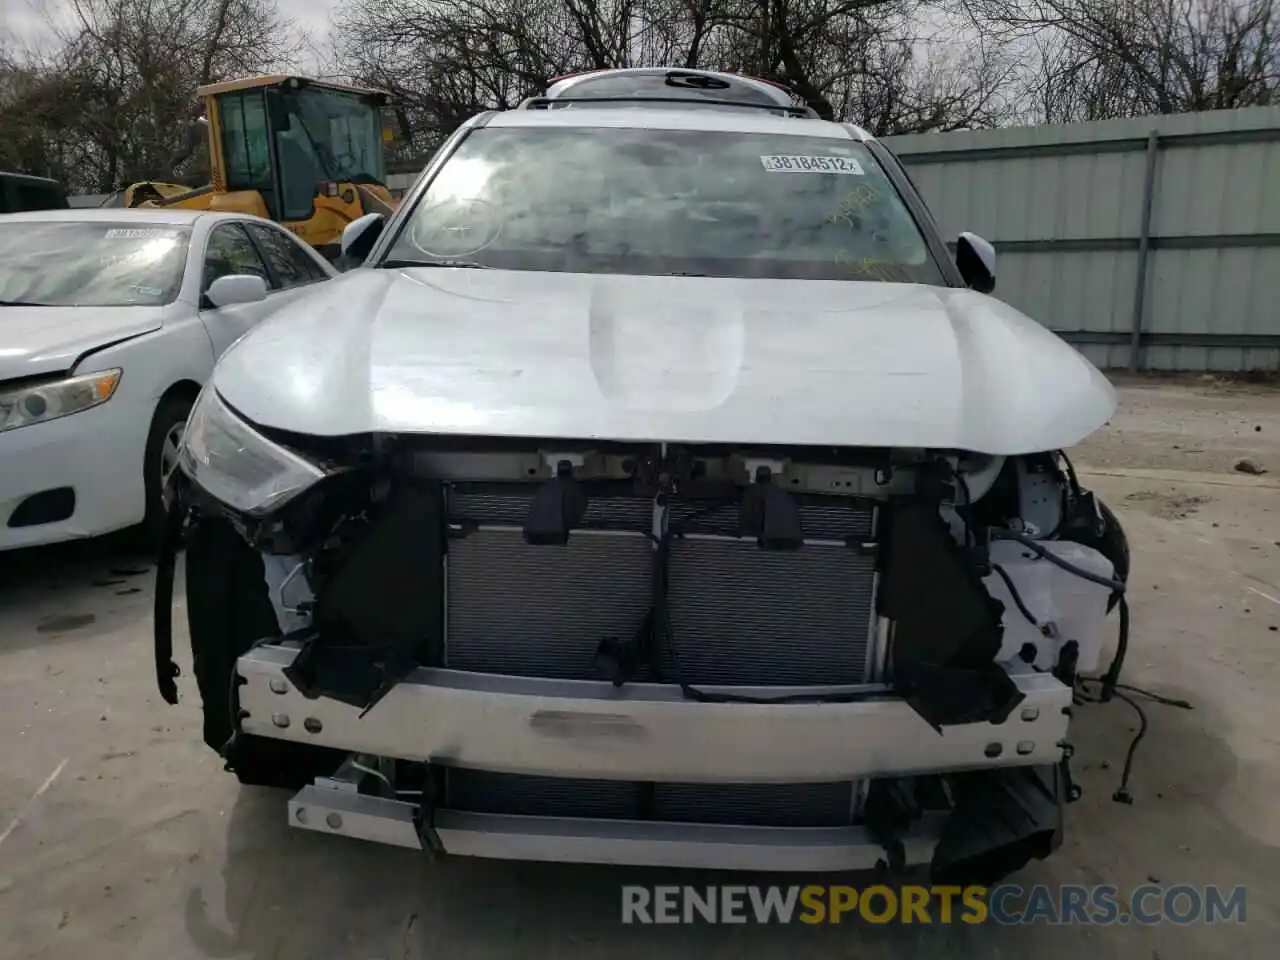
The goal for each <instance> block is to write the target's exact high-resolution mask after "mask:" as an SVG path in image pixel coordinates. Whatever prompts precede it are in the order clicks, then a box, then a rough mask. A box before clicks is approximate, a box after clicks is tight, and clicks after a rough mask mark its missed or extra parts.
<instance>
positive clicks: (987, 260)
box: [956, 231, 996, 293]
mask: <svg viewBox="0 0 1280 960" xmlns="http://www.w3.org/2000/svg"><path fill="white" fill-rule="evenodd" d="M956 266H957V267H959V268H960V276H961V277H962V278H963V279H964V282H965V284H966V285H967V286H969V287H970V288H971V289H973V290H977V291H978V292H979V293H990V292H991V291H992V290H994V289H995V288H996V248H995V247H993V246H992V245H991V244H990V243H988V242H987V241H986V240H983V239H982V238H981V237H980V236H978V235H977V234H976V233H969V232H967V231H966V232H965V233H962V234H960V236H959V237H958V238H957V239H956Z"/></svg>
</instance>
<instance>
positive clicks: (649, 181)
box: [387, 127, 945, 284]
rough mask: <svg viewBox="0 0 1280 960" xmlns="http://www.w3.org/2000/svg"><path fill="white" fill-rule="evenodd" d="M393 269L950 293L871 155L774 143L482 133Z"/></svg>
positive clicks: (433, 194) (738, 137)
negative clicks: (817, 282)
mask: <svg viewBox="0 0 1280 960" xmlns="http://www.w3.org/2000/svg"><path fill="white" fill-rule="evenodd" d="M387 259H388V260H389V261H392V262H397V263H408V262H415V261H424V262H432V261H435V262H440V261H446V262H448V261H451V262H452V263H454V264H456V263H457V261H460V260H466V261H470V262H471V263H473V264H475V265H479V266H488V267H497V268H502V269H511V270H538V271H562V272H574V273H624V274H650V275H653V274H657V275H670V274H675V275H693V276H715V277H770V278H779V279H785V278H794V279H824V280H885V281H898V282H907V283H933V284H943V283H944V282H945V281H944V279H943V277H942V274H941V271H940V270H939V268H938V265H937V264H936V263H935V262H934V260H933V257H932V256H931V254H930V251H929V249H928V247H927V245H926V244H925V241H924V238H923V236H922V235H921V232H920V230H919V228H918V227H917V226H916V223H915V221H914V220H913V219H912V217H911V215H910V213H909V212H908V211H907V209H906V206H905V205H904V203H903V201H902V200H901V198H900V197H899V195H898V192H897V191H896V190H895V188H894V186H893V184H892V183H891V182H890V180H889V178H888V177H887V175H886V174H885V173H884V171H883V169H882V168H881V167H880V165H879V163H877V161H876V159H875V157H874V156H872V154H871V153H870V151H868V150H867V149H866V147H865V146H863V145H862V144H861V143H858V142H856V141H853V140H843V139H834V138H825V137H801V136H791V135H780V134H770V133H728V132H704V131H689V130H652V129H619V128H591V129H587V128H555V129H545V128H544V129H529V128H501V127H488V128H484V129H480V130H476V131H474V132H472V133H471V134H470V135H468V136H467V137H466V139H465V140H463V141H462V143H461V144H460V145H459V146H458V148H457V150H456V151H455V152H454V153H453V154H452V156H451V157H450V158H449V160H448V161H447V162H446V163H445V165H444V166H443V167H442V168H441V170H440V171H439V173H437V174H436V176H435V177H434V179H433V180H432V182H431V184H430V185H429V187H428V189H427V190H426V192H425V194H424V195H423V196H422V198H421V200H420V201H419V202H418V204H417V206H416V208H415V209H414V210H413V212H412V214H411V216H410V218H409V220H408V221H407V223H406V225H405V227H404V229H403V230H402V231H401V233H400V234H399V236H398V237H397V238H396V241H395V243H394V245H393V247H392V248H391V250H390V251H389V252H388V254H387Z"/></svg>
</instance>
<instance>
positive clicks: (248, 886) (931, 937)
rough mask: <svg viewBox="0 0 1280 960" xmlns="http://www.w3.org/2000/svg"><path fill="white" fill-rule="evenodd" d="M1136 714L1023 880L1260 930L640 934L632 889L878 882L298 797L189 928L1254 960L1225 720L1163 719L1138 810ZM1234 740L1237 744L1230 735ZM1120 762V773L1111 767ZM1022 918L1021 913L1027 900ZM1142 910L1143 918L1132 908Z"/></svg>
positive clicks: (666, 945)
mask: <svg viewBox="0 0 1280 960" xmlns="http://www.w3.org/2000/svg"><path fill="white" fill-rule="evenodd" d="M1166 692H1168V693H1170V694H1171V695H1177V694H1174V693H1173V692H1172V691H1166ZM1125 709H1127V708H1125V707H1124V705H1123V704H1118V703H1117V704H1114V705H1110V706H1106V707H1100V708H1097V709H1096V710H1092V711H1085V712H1084V715H1083V716H1082V717H1081V718H1080V726H1079V734H1078V740H1079V745H1078V749H1079V751H1080V752H1079V753H1078V754H1077V755H1078V756H1084V757H1088V758H1093V759H1092V760H1090V761H1089V762H1085V763H1082V764H1080V765H1079V766H1080V772H1079V776H1078V779H1079V780H1080V781H1081V782H1082V784H1083V786H1084V789H1085V796H1084V799H1083V800H1082V801H1081V802H1080V803H1078V804H1076V805H1073V806H1072V807H1071V808H1070V809H1069V811H1068V815H1069V823H1070V826H1069V832H1068V840H1067V842H1066V844H1065V845H1064V847H1063V849H1062V850H1061V851H1059V853H1058V854H1057V855H1056V856H1055V857H1054V858H1052V859H1051V860H1049V861H1047V862H1045V863H1037V864H1034V865H1033V866H1031V867H1029V868H1027V869H1026V870H1024V871H1022V873H1021V874H1019V875H1018V876H1017V877H1015V878H1012V881H1011V882H1015V883H1018V884H1021V885H1023V886H1024V887H1028V886H1030V885H1032V884H1038V883H1042V884H1048V885H1050V886H1051V887H1052V888H1054V889H1057V888H1058V887H1059V885H1061V884H1064V883H1076V884H1090V885H1091V884H1103V883H1106V884H1114V885H1115V886H1116V887H1118V888H1119V891H1120V900H1121V903H1122V904H1126V900H1125V893H1126V891H1131V890H1132V889H1133V888H1134V887H1135V886H1137V885H1140V884H1144V883H1148V882H1154V880H1153V878H1154V879H1155V880H1159V881H1160V882H1162V883H1164V884H1165V885H1166V886H1167V885H1171V884H1179V883H1187V884H1192V885H1196V886H1201V887H1202V886H1203V885H1205V884H1209V883H1218V884H1221V885H1224V886H1226V887H1228V888H1229V887H1231V886H1234V885H1236V884H1244V885H1247V886H1248V887H1249V897H1250V899H1249V904H1248V908H1249V913H1248V919H1249V923H1248V924H1247V925H1241V924H1217V925H1215V926H1209V925H1206V924H1202V923H1201V924H1196V925H1193V926H1191V927H1178V926H1176V925H1173V924H1169V923H1166V924H1163V925H1161V926H1155V927H1146V926H1140V925H1137V924H1127V923H1123V922H1122V923H1120V924H1116V925H1113V926H1110V927H1105V928H1104V927H1098V926H1083V925H1075V926H1061V925H1050V924H1047V923H1045V922H1039V923H1036V924H1031V925H1012V926H1010V925H1005V926H1002V925H1000V924H997V923H994V922H987V923H984V924H981V925H972V924H967V923H963V922H953V923H951V924H942V923H940V922H939V921H940V919H941V918H940V916H939V915H938V913H937V911H936V910H935V911H934V912H933V913H932V916H931V920H932V922H931V923H930V924H921V923H919V922H916V923H910V924H907V923H901V922H898V921H896V920H895V921H893V922H890V923H883V924H874V923H869V922H867V921H866V920H865V919H863V918H860V917H857V916H855V915H853V914H850V915H848V916H846V917H845V918H844V921H843V922H842V923H840V924H838V925H830V924H826V925H821V926H809V925H806V924H803V923H798V922H797V923H792V924H790V925H786V926H783V925H779V924H772V925H764V926H762V925H758V924H756V923H748V924H746V925H723V924H722V925H711V924H707V923H702V922H699V923H695V924H688V925H683V924H682V925H674V926H637V925H624V924H623V923H622V893H621V888H622V887H623V886H624V885H628V884H641V885H648V886H653V885H658V884H682V885H684V884H688V885H693V886H699V887H705V886H707V885H711V884H737V885H740V884H753V883H755V884H761V885H768V884H781V885H791V884H796V885H807V884H812V883H839V884H848V885H853V886H855V887H865V886H867V885H869V884H871V883H873V882H875V880H874V878H872V877H870V876H866V875H857V876H851V875H841V876H838V877H821V878H819V877H813V876H805V877H790V876H779V875H766V876H744V875H742V874H716V873H707V872H679V871H671V870H657V869H649V868H636V867H624V866H599V867H597V866H576V865H562V864H537V863H519V862H512V863H503V862H498V861H482V860H469V859H462V858H456V859H455V858H443V859H439V860H434V861H433V860H431V859H429V858H428V857H426V856H423V855H420V854H417V853H414V852H411V851H404V850H399V849H395V848H388V847H378V846H375V845H372V844H367V843H362V842H360V841H354V840H346V839H342V838H338V837H328V836H323V835H319V834H316V833H311V832H307V831H302V830H297V829H293V828H291V827H289V826H288V825H287V823H286V821H285V804H286V800H287V795H286V794H284V793H281V792H277V791H267V790H252V789H247V788H245V789H242V790H241V791H240V794H239V798H238V801H237V803H236V804H235V807H234V810H233V812H232V815H231V817H230V823H229V831H230V835H229V837H228V848H227V858H226V862H225V866H224V870H223V875H222V880H223V883H224V884H225V901H224V902H225V920H226V921H228V922H229V923H230V928H231V932H228V931H226V930H225V929H223V924H221V923H220V922H215V921H214V920H213V919H211V917H210V916H209V911H208V910H207V908H206V906H205V901H206V899H207V897H206V892H205V891H202V890H201V889H199V888H194V889H192V890H191V892H190V895H189V897H188V900H187V913H186V925H187V930H188V932H189V935H190V937H191V939H192V941H193V942H194V943H195V944H196V945H197V946H198V947H200V948H201V949H202V950H204V951H205V952H206V954H207V955H208V956H211V957H223V956H237V957H239V956H245V957H251V958H254V960H268V958H270V960H302V958H311V957H316V958H319V957H324V958H325V960H379V958H392V957H394V958H396V960H409V958H412V960H418V958H427V957H436V956H466V957H468V958H472V957H474V958H487V957H494V958H499V957H501V958H509V957H512V956H522V957H523V956H542V957H548V958H557V960H559V958H565V957H581V958H591V960H595V958H605V957H608V958H609V960H629V958H633V957H634V958H652V957H655V956H657V955H658V953H659V952H662V953H664V954H666V955H667V956H677V957H688V958H691V960H692V958H695V957H696V958H699V960H704V958H708V957H712V958H715V957H740V956H747V955H750V956H751V957H753V958H755V957H778V958H787V960H792V958H795V957H797V956H826V955H830V956H845V955H851V954H854V953H856V955H857V956H858V957H859V958H866V957H872V958H875V957H882V958H891V957H892V958H900V957H901V958H905V957H908V956H916V955H923V956H947V957H960V958H970V957H971V958H996V957H1030V956H1035V957H1037V958H1062V960H1078V958H1079V957H1081V956H1085V955H1092V956H1095V957H1107V958H1109V957H1115V958H1121V957H1124V958H1133V957H1142V958H1147V957H1163V958H1165V960H1168V958H1171V957H1177V956H1223V957H1225V956H1247V955H1257V949H1258V948H1259V947H1260V945H1261V944H1262V943H1264V942H1266V941H1267V939H1268V938H1272V937H1274V936H1275V933H1276V927H1277V915H1276V911H1275V909H1274V904H1271V903H1268V902H1267V898H1268V897H1271V898H1272V899H1274V897H1273V896H1272V894H1269V893H1268V892H1267V891H1274V890H1275V889H1277V888H1280V885H1277V879H1280V860H1278V859H1277V857H1276V852H1275V851H1274V850H1272V849H1269V848H1265V847H1262V846H1260V845H1259V844H1258V843H1257V841H1256V840H1254V839H1252V838H1251V837H1249V836H1247V835H1246V834H1244V833H1242V832H1241V831H1240V830H1239V829H1237V827H1236V826H1235V824H1234V823H1232V822H1231V819H1230V817H1229V816H1226V815H1224V814H1223V811H1221V810H1220V809H1219V808H1218V804H1217V795H1218V793H1219V791H1221V790H1223V789H1225V788H1226V787H1227V786H1228V785H1230V784H1231V783H1232V781H1233V780H1234V779H1235V778H1236V776H1237V775H1238V771H1239V767H1240V765H1239V763H1238V761H1237V760H1236V758H1235V757H1234V755H1233V754H1232V753H1231V752H1230V750H1229V749H1228V747H1227V745H1226V743H1225V742H1224V741H1223V740H1222V739H1221V738H1219V737H1218V736H1217V735H1216V733H1211V732H1210V730H1211V729H1214V728H1215V724H1216V722H1217V719H1218V718H1216V717H1214V716H1213V715H1212V714H1206V713H1204V712H1201V711H1196V712H1194V713H1185V712H1183V711H1178V710H1165V709H1164V708H1159V707H1152V708H1150V711H1149V712H1153V711H1155V710H1162V711H1163V712H1162V713H1160V714H1159V715H1158V716H1153V717H1152V720H1153V722H1152V727H1151V731H1150V732H1149V733H1148V736H1147V742H1146V743H1145V748H1146V749H1145V751H1143V752H1141V753H1140V754H1139V758H1140V759H1139V763H1138V765H1137V767H1136V769H1135V773H1134V779H1133V788H1134V793H1135V795H1136V796H1137V802H1136V804H1135V805H1134V806H1124V805H1120V804H1115V803H1112V802H1111V800H1110V796H1111V792H1112V790H1113V789H1114V787H1115V784H1116V777H1117V775H1118V771H1119V766H1120V761H1122V759H1123V756H1124V752H1125V750H1126V749H1127V747H1128V742H1129V738H1130V736H1131V733H1130V729H1131V727H1132V724H1131V722H1130V719H1131V718H1130V716H1129V715H1128V714H1126V713H1124V712H1122V711H1123V710H1125ZM1217 729H1220V728H1217ZM1104 757H1105V758H1109V762H1108V763H1107V764H1106V765H1105V766H1104V765H1103V764H1102V763H1101V762H1100V760H1101V758H1104ZM1013 902H1014V903H1015V904H1016V903H1017V902H1019V901H1018V900H1017V899H1016V898H1015V900H1014V901H1013ZM1126 909H1127V907H1126Z"/></svg>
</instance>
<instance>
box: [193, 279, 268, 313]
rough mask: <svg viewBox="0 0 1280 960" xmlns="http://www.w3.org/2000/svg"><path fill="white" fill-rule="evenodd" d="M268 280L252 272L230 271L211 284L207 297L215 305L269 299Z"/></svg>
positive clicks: (220, 305)
mask: <svg viewBox="0 0 1280 960" xmlns="http://www.w3.org/2000/svg"><path fill="white" fill-rule="evenodd" d="M267 292H268V291H267V281H266V280H264V279H262V277H258V276H254V275H253V274H251V273H230V274H227V276H225V277H219V278H218V279H217V280H215V281H213V283H211V284H209V289H208V290H206V291H205V294H204V295H205V297H206V298H208V300H209V302H210V303H212V304H213V305H214V306H215V307H232V306H235V305H236V304H239V303H258V302H259V301H261V300H265V299H267Z"/></svg>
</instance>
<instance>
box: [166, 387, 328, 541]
mask: <svg viewBox="0 0 1280 960" xmlns="http://www.w3.org/2000/svg"><path fill="white" fill-rule="evenodd" d="M178 465H179V466H180V467H181V469H182V472H183V473H185V474H186V475H187V476H188V477H189V478H190V479H191V480H192V481H193V482H195V483H197V484H199V485H200V487H201V488H203V489H204V490H205V492H207V493H208V494H210V495H211V496H213V497H214V498H216V499H218V500H220V501H222V502H223V503H225V504H227V505H228V506H229V507H231V508H233V509H235V510H238V511H240V512H241V513H246V514H249V515H251V516H263V515H265V514H268V513H270V512H271V511H273V510H275V509H276V508H277V507H279V506H281V505H283V504H284V503H285V502H287V501H288V500H291V499H292V498H293V497H296V496H297V495H298V494H300V493H302V492H303V491H304V490H307V489H309V488H310V487H312V486H313V485H315V484H316V483H318V482H319V481H320V480H323V479H324V478H325V477H326V476H327V475H328V472H327V471H326V470H324V469H323V468H321V467H319V466H317V465H316V464H314V463H312V462H310V461H309V460H305V459H303V458H302V457H300V456H298V455H297V454H296V453H294V452H292V451H291V450H286V449H285V448H284V447H282V446H280V445H279V444H275V443H272V442H271V441H270V440H268V439H267V438H266V437H264V436H262V434H260V433H258V432H257V431H255V430H253V429H252V428H251V427H250V426H249V425H248V424H246V423H245V422H244V421H243V420H241V419H240V418H239V417H237V416H236V415H235V414H234V413H232V412H231V410H230V408H228V407H227V405H226V404H225V403H223V402H222V399H221V398H220V397H219V396H218V393H217V391H216V390H215V389H214V388H213V385H212V384H207V385H206V386H205V388H204V389H203V390H201V391H200V397H199V398H198V399H197V400H196V404H195V406H194V407H193V408H192V410H191V416H190V418H189V419H188V420H187V428H186V431H185V432H184V433H183V436H182V448H181V451H180V453H179V455H178Z"/></svg>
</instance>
